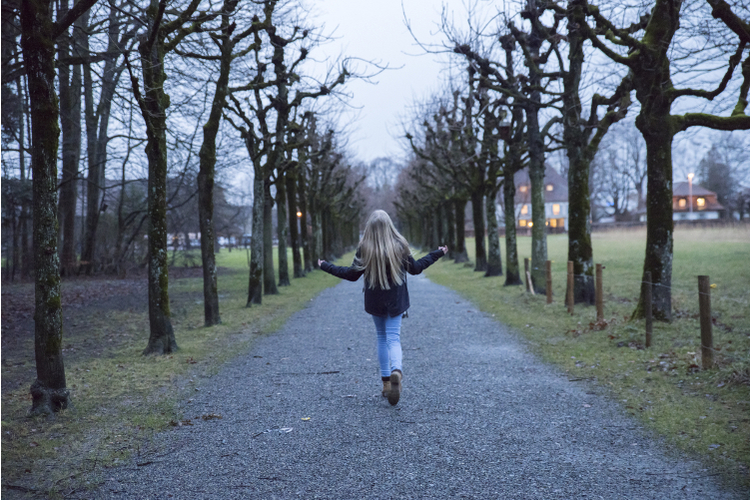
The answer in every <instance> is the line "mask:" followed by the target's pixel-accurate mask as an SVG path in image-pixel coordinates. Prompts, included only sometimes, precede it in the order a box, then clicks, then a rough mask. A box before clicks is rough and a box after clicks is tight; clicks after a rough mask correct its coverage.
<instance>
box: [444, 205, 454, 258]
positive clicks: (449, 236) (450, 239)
mask: <svg viewBox="0 0 750 500" xmlns="http://www.w3.org/2000/svg"><path fill="white" fill-rule="evenodd" d="M445 223H446V229H445V244H446V245H448V258H451V259H454V258H455V256H456V212H455V203H453V202H451V201H449V202H447V203H446V204H445Z"/></svg>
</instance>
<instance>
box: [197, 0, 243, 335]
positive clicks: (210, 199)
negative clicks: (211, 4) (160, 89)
mask: <svg viewBox="0 0 750 500" xmlns="http://www.w3.org/2000/svg"><path fill="white" fill-rule="evenodd" d="M236 6H237V1H236V0H234V1H233V0H228V1H225V2H224V8H223V9H222V17H221V28H222V29H221V34H220V35H218V36H217V39H218V40H219V41H220V43H219V47H220V51H221V59H220V64H219V77H218V79H217V80H216V90H215V91H214V98H213V101H212V103H211V112H210V114H209V117H208V121H207V122H206V123H205V125H203V144H201V149H200V151H199V153H198V157H199V158H200V170H199V171H198V179H197V180H198V221H199V227H200V232H201V261H202V264H203V316H204V323H205V325H206V326H211V325H217V324H219V323H221V316H220V315H219V286H218V278H217V274H216V253H215V252H216V250H215V249H216V232H215V229H214V174H215V172H216V136H217V135H218V133H219V125H220V124H221V113H222V111H223V110H224V105H225V104H226V98H227V93H228V91H229V85H228V84H229V72H230V70H231V65H232V50H233V48H234V42H233V41H232V39H231V37H230V35H229V33H228V31H227V30H228V27H229V21H230V20H229V18H230V16H231V14H232V12H234V9H235V7H236Z"/></svg>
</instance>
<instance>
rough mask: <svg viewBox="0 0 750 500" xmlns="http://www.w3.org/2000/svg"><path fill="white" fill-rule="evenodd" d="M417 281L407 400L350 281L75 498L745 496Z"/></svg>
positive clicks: (497, 328) (228, 370)
mask: <svg viewBox="0 0 750 500" xmlns="http://www.w3.org/2000/svg"><path fill="white" fill-rule="evenodd" d="M332 279H333V278H332ZM409 280H410V281H409V287H410V289H411V298H412V308H411V310H410V317H409V318H408V319H406V320H404V323H403V329H402V343H403V347H404V392H403V394H402V398H401V402H400V403H399V404H398V405H397V406H395V407H392V406H390V405H389V404H388V402H387V401H386V399H385V398H383V397H381V396H380V377H379V373H378V369H377V359H376V357H377V354H376V351H375V333H374V327H373V324H372V320H371V319H370V317H369V316H368V315H367V314H365V313H364V311H363V306H362V294H361V287H362V284H361V283H348V282H342V283H341V284H339V285H338V286H336V287H333V288H331V289H328V290H326V291H325V292H323V293H322V294H321V295H320V296H319V297H317V298H316V299H314V300H313V301H312V302H311V303H310V304H309V306H308V307H307V308H305V309H304V310H302V311H300V312H299V313H297V314H296V315H294V316H293V317H292V318H291V319H290V320H289V322H288V323H287V324H286V325H285V326H284V327H283V328H282V329H281V331H279V332H278V333H276V334H273V335H270V336H267V337H264V338H261V339H259V340H258V341H257V343H256V345H255V346H254V348H253V349H252V351H251V352H250V353H249V354H248V355H247V356H243V357H240V358H239V359H237V360H235V361H234V362H232V363H230V364H229V365H227V366H226V367H224V368H222V370H221V372H220V373H219V374H218V375H216V376H214V377H212V378H211V379H209V380H208V381H207V382H206V383H205V384H204V385H203V386H202V387H201V389H200V391H199V392H196V393H195V397H194V398H193V399H192V400H190V401H185V402H183V403H182V404H183V408H184V413H185V418H190V419H195V417H196V416H199V415H211V414H214V415H221V416H222V418H221V419H218V418H216V419H210V420H205V421H204V420H202V419H198V420H197V421H196V420H194V422H195V425H193V426H183V427H176V428H175V429H174V430H173V431H171V432H165V433H163V434H161V435H159V436H157V437H156V438H155V440H154V442H153V443H152V447H151V449H150V452H149V453H148V454H145V455H144V454H141V455H140V456H138V457H134V459H133V462H132V463H130V464H128V465H125V466H123V467H120V468H116V469H110V470H106V471H105V472H104V477H103V479H104V483H103V484H102V486H101V487H100V488H99V489H97V490H93V491H85V492H79V493H78V494H77V496H76V498H107V499H109V498H142V499H146V498H160V499H166V498H201V499H203V498H205V499H209V498H210V499H231V498H254V499H255V498H257V499H276V498H279V499H282V498H284V499H285V498H305V499H311V498H327V499H363V498H368V499H391V498H430V499H438V498H451V499H452V498H486V499H499V498H510V499H557V498H560V499H570V498H605V499H615V498H622V499H646V498H649V499H670V498H688V499H695V498H701V499H702V498H710V499H735V498H746V495H747V494H746V492H738V491H735V492H732V491H727V490H725V489H723V487H722V486H721V485H720V484H718V481H717V480H716V478H715V477H712V476H710V475H709V474H710V473H709V472H707V471H705V469H703V468H702V467H701V464H699V463H697V462H692V461H688V460H686V459H684V458H680V457H678V456H677V455H676V454H675V453H674V452H669V451H665V450H664V448H665V446H664V444H663V443H660V442H659V441H657V440H654V439H653V438H652V437H649V435H648V434H647V433H646V432H644V431H643V430H642V429H641V428H640V427H639V425H638V423H637V422H636V421H635V420H634V419H632V418H631V417H629V416H628V415H627V414H626V413H625V412H624V411H623V410H622V409H621V408H620V407H619V406H618V405H616V404H615V403H612V402H610V401H608V400H607V399H605V398H603V397H601V396H598V395H595V394H593V393H591V392H587V387H586V385H585V384H582V383H581V382H571V381H569V380H568V379H567V377H565V375H564V374H561V373H560V372H559V371H557V370H556V369H554V368H551V367H549V366H547V365H545V364H543V363H541V362H540V361H539V360H538V359H536V358H535V357H534V356H533V355H531V354H529V353H528V352H527V351H526V350H525V349H524V347H523V345H522V343H521V342H520V341H519V340H518V339H517V338H516V337H514V336H513V335H512V334H510V333H508V332H507V329H506V328H505V327H504V326H503V325H501V324H499V323H497V322H496V321H494V320H493V319H492V318H489V317H487V316H486V315H484V314H482V313H480V312H479V311H478V310H477V309H476V308H475V307H474V306H473V305H471V304H470V303H468V302H466V301H465V300H464V299H462V298H461V297H459V296H458V295H456V294H455V293H453V292H452V291H450V290H448V289H446V288H444V287H441V286H439V285H436V284H433V283H431V282H430V281H429V280H427V279H426V278H424V277H421V276H417V277H410V278H409Z"/></svg>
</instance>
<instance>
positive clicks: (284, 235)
mask: <svg viewBox="0 0 750 500" xmlns="http://www.w3.org/2000/svg"><path fill="white" fill-rule="evenodd" d="M286 195H287V193H286V173H285V172H283V171H282V172H279V173H278V178H277V179H276V220H277V223H278V226H277V230H276V234H277V238H278V240H279V247H278V254H279V286H289V285H291V282H290V281H289V262H288V259H287V255H286V254H287V251H286V249H287V239H288V238H289V217H288V214H287V208H288V207H287V199H286Z"/></svg>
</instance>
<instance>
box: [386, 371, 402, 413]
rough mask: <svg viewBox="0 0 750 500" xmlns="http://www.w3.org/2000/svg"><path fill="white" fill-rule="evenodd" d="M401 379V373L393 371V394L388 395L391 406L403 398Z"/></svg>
mask: <svg viewBox="0 0 750 500" xmlns="http://www.w3.org/2000/svg"><path fill="white" fill-rule="evenodd" d="M401 378H402V375H401V371H400V370H393V372H392V373H391V392H389V393H388V402H389V403H391V405H395V404H396V403H398V400H399V398H401Z"/></svg>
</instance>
